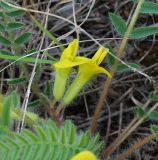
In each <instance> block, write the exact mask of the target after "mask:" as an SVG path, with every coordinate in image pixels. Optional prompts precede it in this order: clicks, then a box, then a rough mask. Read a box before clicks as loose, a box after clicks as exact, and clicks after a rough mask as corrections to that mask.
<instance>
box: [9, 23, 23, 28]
mask: <svg viewBox="0 0 158 160" xmlns="http://www.w3.org/2000/svg"><path fill="white" fill-rule="evenodd" d="M23 26H24V23H19V22H14V23H8V25H7V30H15V29H19V28H22V27H23Z"/></svg>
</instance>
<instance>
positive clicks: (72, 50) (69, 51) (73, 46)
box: [60, 39, 78, 61]
mask: <svg viewBox="0 0 158 160" xmlns="http://www.w3.org/2000/svg"><path fill="white" fill-rule="evenodd" d="M77 50H78V40H77V39H74V40H73V41H72V42H71V43H70V44H69V45H68V47H67V48H66V49H65V50H64V51H63V53H62V55H61V58H60V60H61V61H63V60H66V59H70V60H73V58H74V57H75V56H76V53H77Z"/></svg>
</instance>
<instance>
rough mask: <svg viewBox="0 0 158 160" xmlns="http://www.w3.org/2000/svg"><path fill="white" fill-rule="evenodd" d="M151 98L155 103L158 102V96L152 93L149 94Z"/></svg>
mask: <svg viewBox="0 0 158 160" xmlns="http://www.w3.org/2000/svg"><path fill="white" fill-rule="evenodd" d="M149 98H150V99H151V100H152V101H154V102H158V95H156V94H155V93H153V92H151V93H150V94H149Z"/></svg>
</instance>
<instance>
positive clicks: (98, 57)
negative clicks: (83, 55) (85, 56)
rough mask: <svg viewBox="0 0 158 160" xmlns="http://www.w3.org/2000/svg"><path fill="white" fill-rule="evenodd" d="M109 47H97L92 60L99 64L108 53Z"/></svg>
mask: <svg viewBox="0 0 158 160" xmlns="http://www.w3.org/2000/svg"><path fill="white" fill-rule="evenodd" d="M108 51H109V49H107V48H106V49H104V48H102V47H101V48H99V49H98V51H97V52H96V53H95V55H94V56H93V57H92V60H93V61H95V63H96V64H97V65H99V64H100V63H101V62H102V61H103V60H104V58H105V56H106V55H107V54H108Z"/></svg>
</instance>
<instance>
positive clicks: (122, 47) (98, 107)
mask: <svg viewBox="0 0 158 160" xmlns="http://www.w3.org/2000/svg"><path fill="white" fill-rule="evenodd" d="M143 2H144V0H139V2H138V4H137V7H136V9H135V12H134V14H133V16H132V19H131V22H130V24H129V26H128V28H127V31H126V33H125V35H124V38H123V40H122V42H121V44H120V47H119V49H118V51H117V53H116V56H117V57H118V58H119V59H120V58H121V57H122V56H123V54H124V50H125V47H126V45H127V42H128V37H129V35H130V33H131V32H132V30H133V28H134V25H135V23H136V21H137V18H138V15H139V11H140V8H141V5H142V4H143ZM118 64H119V61H118V60H115V63H114V65H113V66H112V67H111V70H110V73H111V75H112V77H114V74H115V72H116V69H117V66H118ZM111 82H112V78H107V80H106V81H105V84H104V88H103V91H102V93H101V96H100V98H99V101H98V104H97V105H96V110H95V113H94V116H93V118H92V124H91V127H90V131H91V134H92V135H93V134H94V131H95V129H96V126H97V120H98V118H99V115H100V112H101V110H102V106H103V103H104V100H105V97H106V96H107V93H108V89H109V87H110V85H111Z"/></svg>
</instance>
